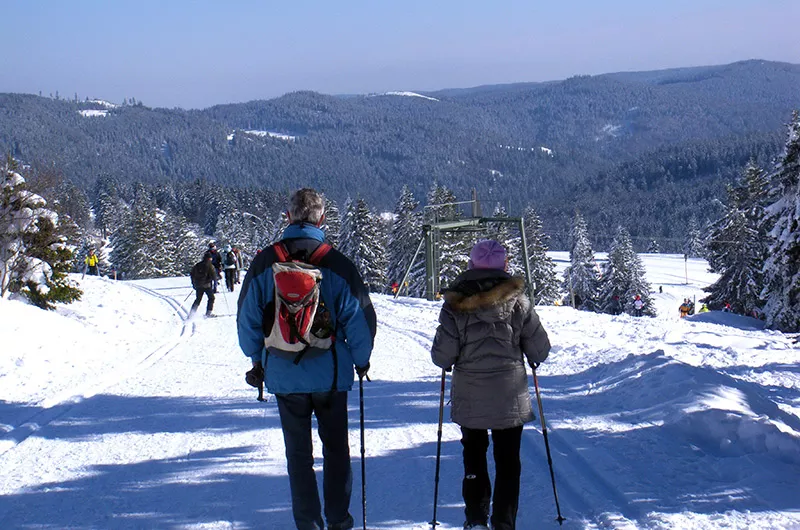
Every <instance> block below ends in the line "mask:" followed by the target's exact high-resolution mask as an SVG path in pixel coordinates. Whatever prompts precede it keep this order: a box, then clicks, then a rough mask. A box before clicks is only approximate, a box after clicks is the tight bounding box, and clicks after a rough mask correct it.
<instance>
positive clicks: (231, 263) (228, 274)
mask: <svg viewBox="0 0 800 530" xmlns="http://www.w3.org/2000/svg"><path fill="white" fill-rule="evenodd" d="M223 267H224V269H225V286H226V287H227V288H228V291H229V292H231V293H232V292H233V286H234V283H235V282H236V254H234V253H233V249H232V248H231V246H230V245H227V246H226V247H225V260H224V263H223Z"/></svg>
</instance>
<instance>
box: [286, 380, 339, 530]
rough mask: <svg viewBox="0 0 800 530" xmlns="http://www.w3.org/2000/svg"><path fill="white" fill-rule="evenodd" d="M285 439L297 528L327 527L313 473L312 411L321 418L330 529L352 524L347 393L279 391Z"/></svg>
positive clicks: (324, 476) (303, 529)
mask: <svg viewBox="0 0 800 530" xmlns="http://www.w3.org/2000/svg"><path fill="white" fill-rule="evenodd" d="M277 398H278V399H277V401H278V412H279V413H280V416H281V427H282V429H283V441H284V444H285V445H286V461H287V466H288V471H289V486H290V488H291V490H292V514H293V515H294V522H295V525H296V526H297V528H298V530H323V529H324V528H325V524H324V522H323V520H322V510H321V508H320V502H319V492H318V491H317V477H316V474H315V473H314V453H313V449H312V445H311V414H312V413H313V414H314V415H315V416H316V417H317V427H318V432H319V437H320V440H322V457H323V464H322V494H323V497H324V499H325V519H326V520H327V521H328V529H329V530H348V529H350V528H353V517H352V516H351V515H350V511H349V509H350V495H351V493H352V490H353V471H352V469H351V467H350V440H349V438H348V432H347V392H334V393H333V394H331V393H330V392H323V393H315V394H279V395H278V396H277Z"/></svg>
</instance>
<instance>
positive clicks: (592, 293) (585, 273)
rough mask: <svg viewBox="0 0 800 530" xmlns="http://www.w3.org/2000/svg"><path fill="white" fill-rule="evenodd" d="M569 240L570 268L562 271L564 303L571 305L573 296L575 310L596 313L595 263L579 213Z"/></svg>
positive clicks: (596, 278) (586, 229)
mask: <svg viewBox="0 0 800 530" xmlns="http://www.w3.org/2000/svg"><path fill="white" fill-rule="evenodd" d="M570 239H571V242H572V249H571V250H570V266H569V267H567V269H566V270H565V271H564V285H563V291H564V292H565V293H566V295H565V296H566V303H567V304H570V305H571V304H572V297H573V296H574V298H575V307H576V308H577V309H581V310H583V311H596V310H597V287H598V281H599V279H598V275H597V262H595V259H594V250H593V249H592V244H591V242H590V241H589V229H588V227H587V225H586V221H585V220H584V218H583V216H582V215H581V214H580V213H576V214H575V220H574V222H573V226H572V230H571V231H570Z"/></svg>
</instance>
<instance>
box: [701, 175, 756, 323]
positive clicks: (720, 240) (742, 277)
mask: <svg viewBox="0 0 800 530" xmlns="http://www.w3.org/2000/svg"><path fill="white" fill-rule="evenodd" d="M766 194H767V189H766V177H765V175H764V172H763V171H762V170H761V169H760V168H759V167H758V166H756V164H755V162H754V161H752V160H751V161H750V163H749V164H748V165H747V167H746V168H745V170H744V173H743V174H742V178H741V180H740V182H739V184H738V186H736V187H729V188H728V204H727V205H726V207H725V213H724V215H723V216H722V218H721V219H720V220H718V221H716V222H715V223H713V224H712V225H711V226H710V232H709V236H708V240H707V241H706V249H707V252H706V254H707V258H708V263H709V266H710V268H711V271H712V272H716V273H719V274H720V277H719V279H718V280H717V281H716V282H714V283H713V284H712V285H710V286H708V287H705V288H704V289H703V290H704V291H706V292H707V293H709V295H708V296H707V297H706V298H704V299H703V302H706V303H707V304H709V306H710V307H712V308H714V307H717V308H719V307H722V306H723V305H724V304H725V303H726V302H728V303H730V304H731V309H732V310H733V312H734V313H740V314H744V315H750V314H753V310H757V311H760V310H761V307H762V306H763V300H762V298H761V291H762V290H763V288H764V277H763V273H762V271H761V268H762V267H763V265H764V261H765V260H766V258H767V235H766V226H765V223H764V220H765V219H764V217H765V211H764V206H765V203H766V200H767V198H766Z"/></svg>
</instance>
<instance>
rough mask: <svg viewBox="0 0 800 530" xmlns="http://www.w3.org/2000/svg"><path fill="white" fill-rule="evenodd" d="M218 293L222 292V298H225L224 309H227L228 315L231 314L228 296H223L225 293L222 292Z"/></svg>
mask: <svg viewBox="0 0 800 530" xmlns="http://www.w3.org/2000/svg"><path fill="white" fill-rule="evenodd" d="M220 294H222V299H223V300H225V309H227V310H228V315H230V314H231V306H230V304H228V297H227V296H225V295H226V293H224V292H223V293H220Z"/></svg>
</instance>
